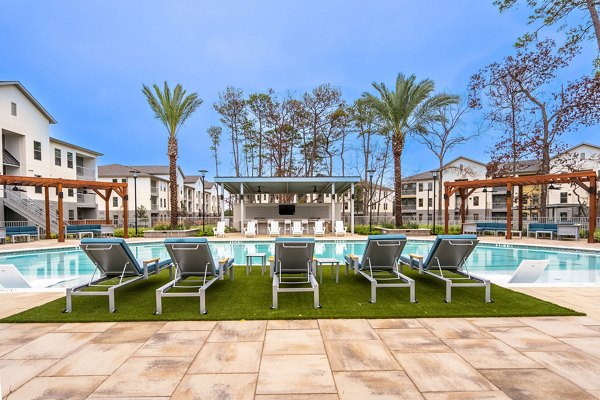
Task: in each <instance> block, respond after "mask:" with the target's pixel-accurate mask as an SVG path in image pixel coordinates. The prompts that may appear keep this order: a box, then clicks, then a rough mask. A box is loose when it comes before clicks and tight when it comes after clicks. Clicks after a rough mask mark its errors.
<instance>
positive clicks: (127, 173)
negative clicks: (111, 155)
mask: <svg viewBox="0 0 600 400" xmlns="http://www.w3.org/2000/svg"><path fill="white" fill-rule="evenodd" d="M133 169H138V170H139V171H140V174H139V175H138V176H145V177H153V178H156V179H159V180H162V181H167V179H163V178H160V177H157V176H154V175H152V174H148V173H147V172H144V171H141V170H140V169H139V167H128V166H126V165H121V164H108V165H99V166H98V177H99V178H113V177H127V178H131V177H133V173H132V172H131V171H132V170H133Z"/></svg>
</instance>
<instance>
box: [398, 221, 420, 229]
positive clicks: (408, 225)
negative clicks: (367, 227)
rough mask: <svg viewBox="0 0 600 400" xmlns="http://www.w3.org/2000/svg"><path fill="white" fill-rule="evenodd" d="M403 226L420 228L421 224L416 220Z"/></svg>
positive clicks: (405, 227)
mask: <svg viewBox="0 0 600 400" xmlns="http://www.w3.org/2000/svg"><path fill="white" fill-rule="evenodd" d="M402 228H404V229H418V228H419V224H418V223H416V222H409V223H407V224H404V225H402Z"/></svg>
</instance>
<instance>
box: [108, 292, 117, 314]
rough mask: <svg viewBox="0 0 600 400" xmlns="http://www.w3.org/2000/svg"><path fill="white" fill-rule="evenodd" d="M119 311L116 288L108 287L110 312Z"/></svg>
mask: <svg viewBox="0 0 600 400" xmlns="http://www.w3.org/2000/svg"><path fill="white" fill-rule="evenodd" d="M115 311H117V309H116V308H115V289H114V288H110V289H108V312H111V313H114V312H115Z"/></svg>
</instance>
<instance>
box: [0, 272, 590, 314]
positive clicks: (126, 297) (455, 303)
mask: <svg viewBox="0 0 600 400" xmlns="http://www.w3.org/2000/svg"><path fill="white" fill-rule="evenodd" d="M244 270H245V267H236V268H235V279H234V280H233V281H230V280H229V278H228V277H226V278H225V280H223V281H220V282H215V283H214V284H213V285H212V286H211V287H210V288H209V289H208V291H207V295H206V304H207V309H208V314H205V315H201V314H200V313H199V303H200V300H199V298H164V299H163V314H162V315H154V310H155V290H156V289H157V288H158V287H160V286H161V285H163V284H164V283H166V282H167V281H168V272H167V271H163V272H161V273H160V274H159V275H153V276H151V277H150V278H149V279H148V280H141V281H138V282H136V283H133V284H131V285H129V286H125V287H124V288H122V289H120V290H117V291H116V307H117V311H116V312H115V313H109V312H108V298H107V297H100V296H79V297H74V298H73V312H72V313H69V314H66V313H63V309H64V308H65V299H64V298H62V299H59V300H55V301H52V302H50V303H47V304H45V305H42V306H39V307H36V308H33V309H30V310H27V311H24V312H22V313H20V314H16V315H13V316H11V317H8V318H5V319H3V320H2V322H92V321H94V322H95V321H158V320H240V319H304V318H416V317H419V318H422V317H512V316H515V317H517V316H518V317H523V316H542V315H544V316H550V315H582V314H581V313H578V312H575V311H573V310H569V309H567V308H564V307H560V306H558V305H555V304H552V303H549V302H546V301H542V300H539V299H536V298H534V297H530V296H527V295H524V294H521V293H517V292H514V291H512V290H509V289H505V288H502V287H499V286H495V285H493V286H492V299H493V300H494V302H493V303H485V302H484V289H483V288H455V289H453V290H452V303H448V304H447V303H445V302H444V293H445V285H444V283H443V282H442V281H440V280H438V279H435V278H432V277H430V276H427V275H419V274H418V272H416V271H409V272H407V271H405V273H406V274H407V275H409V276H411V277H412V278H413V279H415V280H416V293H417V301H418V303H416V304H411V303H409V301H408V294H409V292H408V288H380V289H378V290H377V303H376V304H371V303H369V298H370V284H369V282H368V281H367V280H366V279H365V278H364V277H362V276H360V275H358V274H357V275H355V274H353V273H352V272H350V274H349V275H348V276H345V275H344V273H343V272H342V269H340V282H339V283H338V284H336V283H335V278H331V276H330V274H329V268H327V267H326V268H325V270H324V273H323V284H322V285H320V296H321V299H320V300H321V305H322V308H320V309H315V308H313V307H312V305H313V298H312V293H310V292H308V293H280V294H279V308H278V309H277V310H272V309H271V298H272V297H271V296H272V295H271V283H272V281H271V279H269V276H268V273H267V274H266V275H264V276H263V275H261V273H260V268H258V267H255V268H253V271H252V273H251V274H250V275H246V273H245V271H244Z"/></svg>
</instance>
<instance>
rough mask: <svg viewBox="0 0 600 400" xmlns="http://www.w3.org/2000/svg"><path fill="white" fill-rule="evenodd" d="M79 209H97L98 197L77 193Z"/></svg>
mask: <svg viewBox="0 0 600 400" xmlns="http://www.w3.org/2000/svg"><path fill="white" fill-rule="evenodd" d="M77 207H94V208H95V207H96V195H95V194H91V193H87V194H83V193H77Z"/></svg>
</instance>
